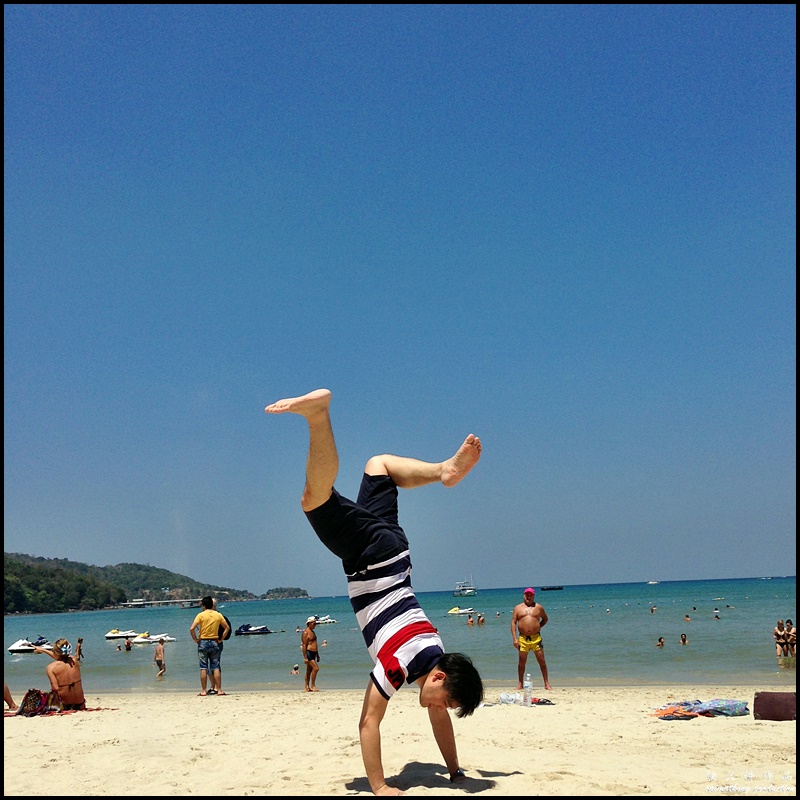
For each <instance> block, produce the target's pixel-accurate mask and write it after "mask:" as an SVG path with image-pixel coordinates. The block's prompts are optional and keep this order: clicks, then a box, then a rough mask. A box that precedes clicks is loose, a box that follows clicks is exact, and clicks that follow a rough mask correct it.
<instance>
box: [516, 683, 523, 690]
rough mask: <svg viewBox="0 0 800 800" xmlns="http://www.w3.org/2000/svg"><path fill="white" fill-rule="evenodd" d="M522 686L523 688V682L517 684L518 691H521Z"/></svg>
mask: <svg viewBox="0 0 800 800" xmlns="http://www.w3.org/2000/svg"><path fill="white" fill-rule="evenodd" d="M521 688H522V684H521V683H518V684H517V691H519V690H520V689H521Z"/></svg>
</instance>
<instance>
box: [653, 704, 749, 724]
mask: <svg viewBox="0 0 800 800" xmlns="http://www.w3.org/2000/svg"><path fill="white" fill-rule="evenodd" d="M749 713H750V709H748V707H747V701H745V700H707V701H705V702H703V701H702V700H683V701H681V702H679V703H671V704H670V705H666V706H661V707H660V708H657V709H656V710H655V712H654V714H653V716H656V717H658V718H659V719H663V720H688V719H696V718H697V717H745V716H747V715H748V714H749Z"/></svg>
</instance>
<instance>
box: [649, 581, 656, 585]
mask: <svg viewBox="0 0 800 800" xmlns="http://www.w3.org/2000/svg"><path fill="white" fill-rule="evenodd" d="M657 583H658V581H647V585H648V586H655V585H656V584H657Z"/></svg>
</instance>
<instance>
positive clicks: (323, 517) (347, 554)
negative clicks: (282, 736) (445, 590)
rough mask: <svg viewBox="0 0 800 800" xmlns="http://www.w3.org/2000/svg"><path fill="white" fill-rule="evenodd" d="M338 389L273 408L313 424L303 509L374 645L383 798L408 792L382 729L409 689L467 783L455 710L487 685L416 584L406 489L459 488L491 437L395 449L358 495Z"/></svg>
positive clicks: (373, 777)
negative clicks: (399, 784) (344, 482)
mask: <svg viewBox="0 0 800 800" xmlns="http://www.w3.org/2000/svg"><path fill="white" fill-rule="evenodd" d="M330 402H331V393H330V391H328V390H327V389H317V390H316V391H313V392H309V394H306V395H302V396H301V397H291V398H288V399H286V400H279V401H278V402H277V403H273V404H272V405H269V406H267V407H266V408H265V409H264V411H266V413H268V414H283V413H286V412H290V413H292V414H299V415H300V416H302V417H305V419H306V422H307V423H308V428H309V449H308V461H307V463H306V483H305V488H304V489H303V496H302V499H301V505H302V508H303V511H304V512H305V513H306V517H307V518H308V521H309V522H310V523H311V526H312V527H313V528H314V530H315V532H316V534H317V536H318V537H319V539H320V541H321V542H322V543H323V544H324V545H325V546H326V547H327V548H328V549H329V550H330V551H331V552H332V553H334V554H335V555H337V556H338V557H339V558H341V559H342V566H343V568H344V571H345V574H346V575H347V591H348V595H349V597H350V602H351V604H352V606H353V610H354V611H355V614H356V619H357V621H358V624H359V627H360V628H361V632H362V634H363V636H364V641H365V642H366V644H367V649H368V650H369V654H370V656H371V657H372V660H373V661H374V662H375V668H374V669H373V670H372V672H371V673H370V679H371V680H370V682H369V684H368V685H367V691H366V694H365V696H364V704H363V706H362V709H361V719H360V721H359V736H360V739H361V755H362V757H363V759H364V767H365V769H366V772H367V778H368V780H369V784H370V787H371V788H372V791H373V792H374V793H375V794H376V795H399V794H402V792H401V791H400V790H399V789H396V788H393V787H390V786H388V785H387V784H386V780H385V778H384V773H383V763H382V759H381V735H380V725H381V721H382V720H383V717H384V715H385V713H386V708H387V706H388V703H389V699H390V698H391V697H392V695H393V694H394V693H395V692H396V691H397V690H398V689H399V688H400V687H401V686H402V685H403V683H412V682H415V683H416V684H417V685H418V686H419V687H420V695H419V702H420V705H421V706H422V707H423V708H427V709H428V717H429V719H430V723H431V727H432V729H433V735H434V738H435V739H436V743H437V745H438V746H439V750H440V751H441V753H442V756H443V757H444V761H445V764H446V765H447V769H448V771H449V773H450V780H451V781H453V782H456V781H457V782H461V781H463V780H465V778H464V773H463V771H462V770H461V769H460V768H459V764H458V753H457V751H456V742H455V735H454V733H453V723H452V720H451V719H450V716H449V714H448V709H451V708H452V709H456V716H458V717H465V716H468V715H469V714H472V712H473V711H474V710H475V709H476V708H477V707H478V705H479V704H480V703H481V701H482V700H483V683H482V682H481V677H480V675H479V674H478V671H477V670H476V669H475V667H474V666H473V664H472V661H471V660H470V659H469V658H468V657H467V656H465V655H462V654H461V653H445V652H444V645H443V644H442V640H441V639H440V638H439V634H438V632H437V631H436V629H435V628H434V627H433V625H431V623H430V621H429V620H428V618H427V617H426V616H425V613H424V612H423V610H422V608H421V607H420V605H419V603H418V602H417V598H416V596H415V595H414V591H413V589H412V588H411V558H410V556H409V551H408V540H407V539H406V535H405V533H404V532H403V529H402V528H401V527H400V525H399V524H398V516H397V514H398V512H397V488H398V487H400V488H402V489H414V488H417V487H419V486H425V485H427V484H430V483H442V484H444V486H447V487H450V486H455V485H456V484H457V483H458V482H459V481H460V480H461V479H462V478H464V476H465V475H466V474H467V473H468V472H469V471H470V470H471V469H472V468H473V467H474V466H475V464H477V463H478V459H479V458H480V455H481V442H480V439H478V438H477V437H476V436H473V435H472V434H470V435H469V436H467V438H466V439H465V440H464V443H463V444H462V445H461V447H460V448H459V449H458V451H457V452H456V454H455V455H454V456H452V457H451V458H448V459H447V460H446V461H440V462H435V463H429V462H426V461H419V460H417V459H413V458H405V457H401V456H394V455H388V454H384V455H379V456H373V457H372V458H370V459H369V461H367V464H366V467H365V468H364V476H363V479H362V482H361V489H360V491H359V494H358V500H357V501H356V502H355V503H354V502H353V501H352V500H348V499H347V498H346V497H342V495H340V494H339V493H338V492H337V491H336V489H335V488H334V482H335V480H336V476H337V474H338V471H339V456H338V453H337V451H336V443H335V441H334V437H333V429H332V427H331V420H330V413H329V408H330Z"/></svg>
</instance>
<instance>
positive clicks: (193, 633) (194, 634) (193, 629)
mask: <svg viewBox="0 0 800 800" xmlns="http://www.w3.org/2000/svg"><path fill="white" fill-rule="evenodd" d="M199 624H200V623H199V622H198V621H197V617H195V618H194V622H193V623H192V627H191V628H189V633H191V634H192V639H194V641H195V642H197V641H198V639H197V635H196V630H197V626H198V625H199Z"/></svg>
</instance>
